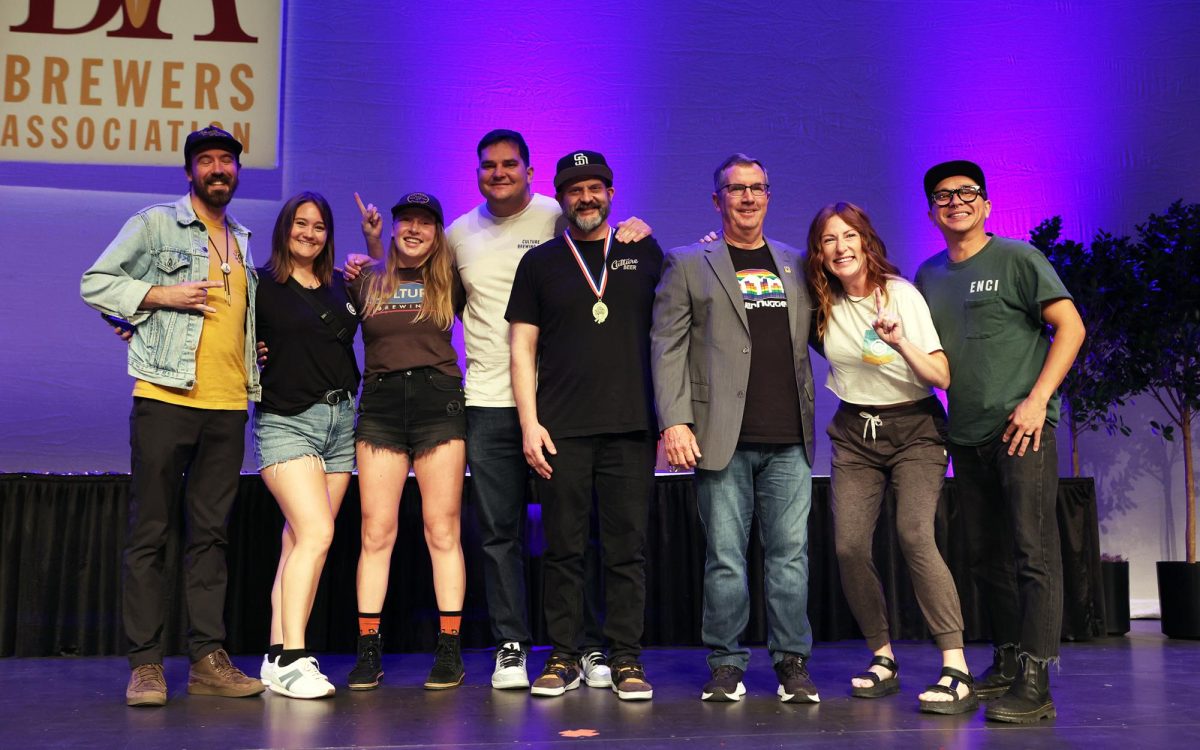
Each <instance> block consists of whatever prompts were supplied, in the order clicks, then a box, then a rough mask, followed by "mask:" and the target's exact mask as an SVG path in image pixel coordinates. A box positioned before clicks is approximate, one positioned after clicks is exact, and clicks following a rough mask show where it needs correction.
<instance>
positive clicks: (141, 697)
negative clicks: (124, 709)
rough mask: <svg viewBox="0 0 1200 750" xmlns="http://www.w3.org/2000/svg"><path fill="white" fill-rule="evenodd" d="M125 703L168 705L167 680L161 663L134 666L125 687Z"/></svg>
mask: <svg viewBox="0 0 1200 750" xmlns="http://www.w3.org/2000/svg"><path fill="white" fill-rule="evenodd" d="M125 705H126V706H165V705H167V681H166V679H165V678H164V677H163V667H162V665H161V664H142V665H139V666H136V667H134V668H133V672H132V673H131V674H130V675H129V685H128V687H126V688H125Z"/></svg>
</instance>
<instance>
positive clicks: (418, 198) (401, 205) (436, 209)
mask: <svg viewBox="0 0 1200 750" xmlns="http://www.w3.org/2000/svg"><path fill="white" fill-rule="evenodd" d="M406 208H422V209H424V210H426V211H428V212H429V213H431V214H433V218H435V219H437V223H438V224H441V225H442V226H445V225H446V219H445V218H444V217H443V216H442V204H441V203H439V202H438V199H437V198H434V197H433V196H432V195H431V194H429V193H419V192H418V193H405V194H404V195H402V196H400V200H398V201H396V205H394V206H392V221H395V220H396V217H398V216H399V215H400V212H401V211H403V210H404V209H406Z"/></svg>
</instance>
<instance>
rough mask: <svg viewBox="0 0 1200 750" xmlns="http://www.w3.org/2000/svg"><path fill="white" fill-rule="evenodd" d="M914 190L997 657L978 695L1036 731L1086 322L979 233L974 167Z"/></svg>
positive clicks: (1057, 618) (1007, 248)
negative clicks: (937, 240) (924, 208)
mask: <svg viewBox="0 0 1200 750" xmlns="http://www.w3.org/2000/svg"><path fill="white" fill-rule="evenodd" d="M924 190H925V200H926V203H927V205H928V206H929V218H930V220H931V221H933V223H934V225H935V226H937V228H938V229H939V230H940V231H941V233H942V236H943V237H944V238H945V240H946V249H945V250H943V251H941V252H940V253H938V254H936V255H934V256H933V257H931V258H929V259H928V260H926V261H925V262H924V263H923V264H921V268H920V269H919V270H918V271H917V277H916V284H917V287H918V288H919V289H920V290H921V292H922V294H924V295H925V299H926V300H927V301H928V303H929V311H930V313H931V314H932V316H933V322H934V325H935V326H936V327H937V331H938V335H939V336H940V337H941V340H942V345H943V346H944V347H945V349H946V355H947V357H948V358H949V360H950V382H951V386H950V389H949V390H948V391H947V394H946V395H947V398H948V402H949V404H948V405H949V416H950V435H949V438H950V440H949V449H950V455H951V458H952V459H953V462H954V474H955V481H956V486H957V487H958V498H959V502H960V504H961V507H962V509H963V513H964V514H965V517H966V526H967V533H968V540H967V548H968V549H969V550H970V551H971V573H972V576H973V577H974V579H975V583H976V585H977V586H978V588H979V593H980V596H981V598H982V600H983V604H984V606H985V607H986V608H987V611H988V614H989V621H990V624H991V631H992V640H993V643H994V658H993V663H992V666H991V667H990V668H989V669H988V670H987V671H986V672H984V673H983V674H982V675H980V678H979V680H978V681H977V682H976V685H975V691H976V692H977V693H978V694H979V697H980V698H985V699H990V698H999V699H998V700H996V701H995V702H994V703H992V704H991V705H989V706H988V708H987V711H986V713H985V715H986V717H987V718H988V719H991V720H994V721H1006V722H1016V723H1029V722H1035V721H1038V720H1040V719H1044V718H1052V717H1053V716H1054V715H1055V709H1054V701H1053V699H1052V698H1051V696H1050V685H1049V677H1048V674H1047V667H1048V665H1049V664H1050V663H1051V662H1056V661H1057V660H1058V641H1059V635H1060V628H1061V622H1062V559H1061V556H1060V551H1059V537H1058V522H1057V517H1056V515H1055V503H1056V498H1057V494H1058V450H1057V446H1056V443H1055V435H1054V428H1055V426H1057V424H1058V419H1059V396H1058V386H1059V384H1061V383H1062V380H1063V378H1064V377H1066V374H1067V371H1068V370H1070V369H1071V365H1072V363H1073V362H1074V361H1075V355H1076V354H1078V352H1079V347H1080V345H1081V344H1082V343H1083V338H1084V327H1083V321H1082V320H1081V319H1080V317H1079V313H1078V311H1077V310H1076V309H1075V304H1074V303H1073V302H1072V301H1071V295H1070V293H1069V292H1068V291H1067V290H1066V288H1065V287H1063V284H1062V281H1060V280H1059V278H1058V275H1057V274H1056V273H1055V272H1054V269H1053V268H1052V267H1051V265H1050V263H1049V261H1047V260H1046V256H1045V255H1043V254H1042V253H1041V251H1039V250H1038V249H1037V248H1035V247H1033V246H1032V245H1029V244H1027V243H1025V242H1020V241H1018V240H1012V239H1007V238H1004V237H997V236H995V235H993V234H991V233H989V232H987V231H986V230H985V229H984V222H985V221H986V219H987V218H988V215H989V214H990V213H991V210H992V203H991V201H990V200H989V199H988V193H987V183H986V182H985V180H984V175H983V170H982V169H981V168H980V167H979V165H977V164H974V163H972V162H969V161H961V160H959V161H948V162H943V163H941V164H938V165H936V166H934V167H932V168H930V169H929V171H928V172H926V173H925V181H924Z"/></svg>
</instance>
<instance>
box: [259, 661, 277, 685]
mask: <svg viewBox="0 0 1200 750" xmlns="http://www.w3.org/2000/svg"><path fill="white" fill-rule="evenodd" d="M274 676H275V662H273V661H271V657H270V656H268V655H267V654H263V663H262V666H261V667H259V668H258V679H260V680H262V684H264V685H266V686H267V687H271V678H272V677H274Z"/></svg>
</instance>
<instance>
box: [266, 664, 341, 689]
mask: <svg viewBox="0 0 1200 750" xmlns="http://www.w3.org/2000/svg"><path fill="white" fill-rule="evenodd" d="M272 669H273V670H274V672H273V674H272V676H271V685H270V687H271V692H274V693H279V694H280V695H286V696H287V697H289V698H327V697H329V696H331V695H333V693H334V687H333V684H332V683H331V682H329V678H327V677H326V676H325V675H323V674H321V668H320V665H319V664H317V660H316V658H315V657H312V656H306V657H304V658H303V659H297V660H296V661H294V662H292V663H291V664H289V665H287V666H286V667H281V666H279V662H278V660H276V662H275V663H274V664H273V665H272Z"/></svg>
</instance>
